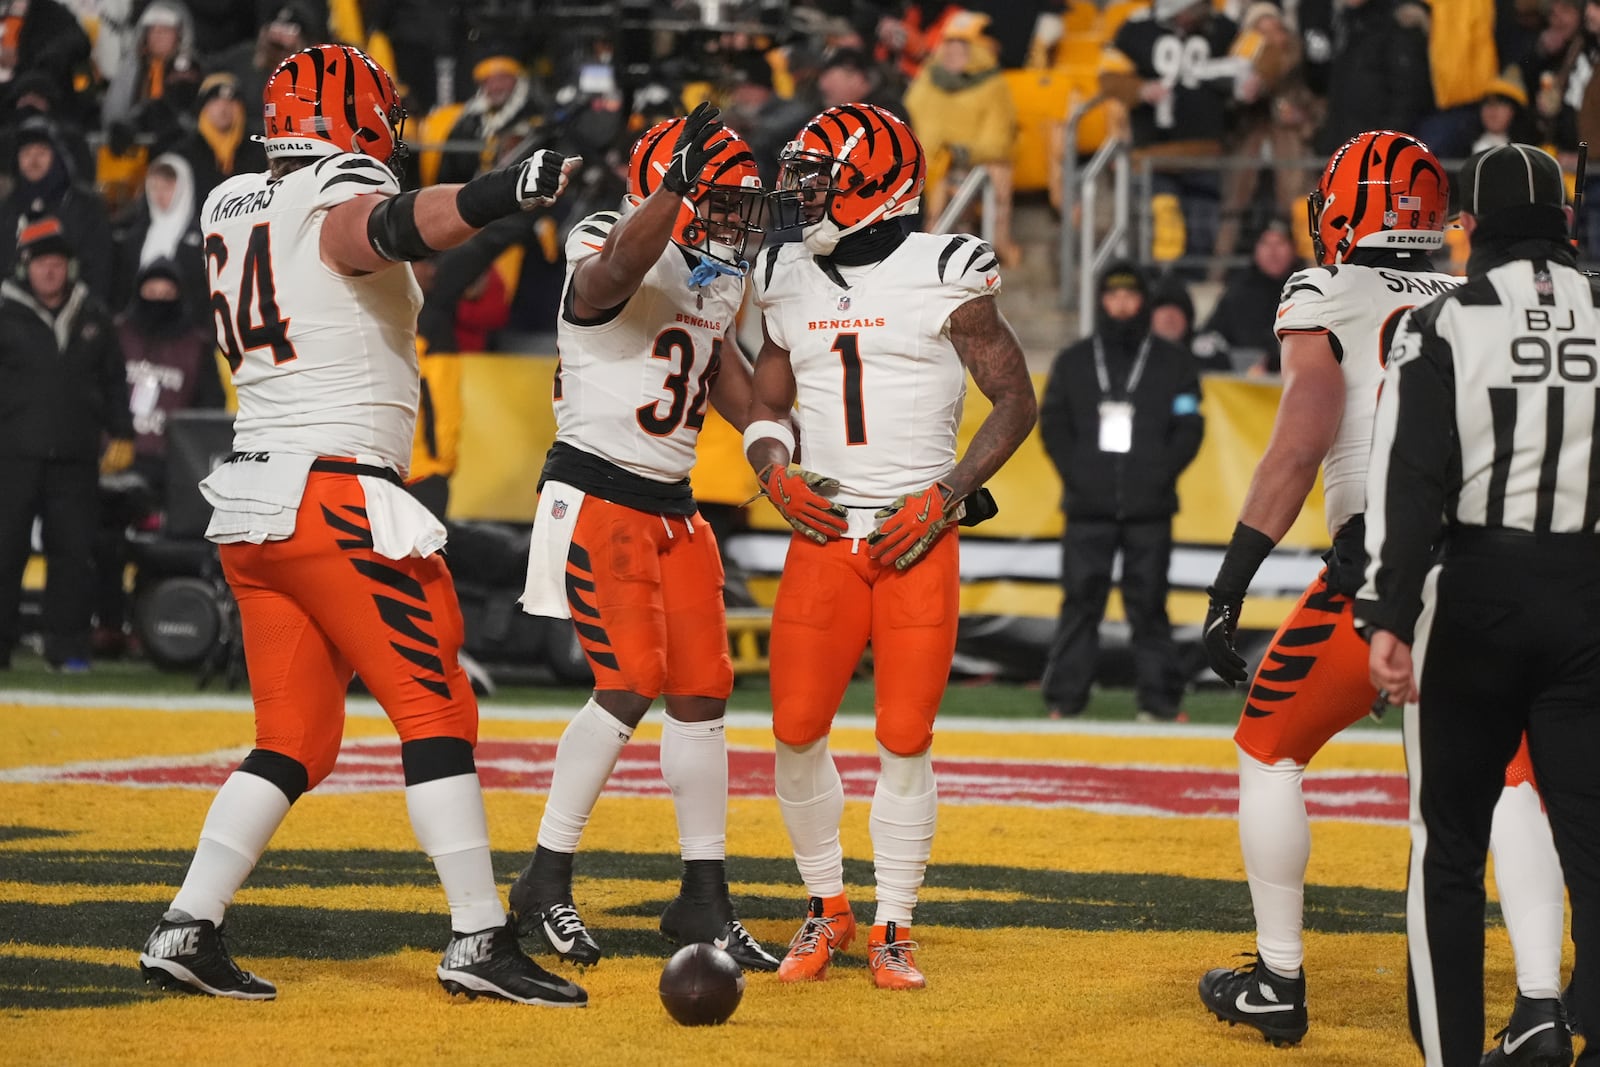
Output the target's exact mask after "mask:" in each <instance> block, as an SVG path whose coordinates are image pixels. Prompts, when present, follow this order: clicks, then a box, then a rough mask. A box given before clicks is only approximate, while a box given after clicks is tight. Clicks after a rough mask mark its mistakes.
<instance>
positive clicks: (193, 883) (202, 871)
mask: <svg viewBox="0 0 1600 1067" xmlns="http://www.w3.org/2000/svg"><path fill="white" fill-rule="evenodd" d="M288 814H289V798H288V797H287V796H285V795H284V793H283V790H281V789H279V788H278V787H277V786H275V785H273V784H272V783H271V782H269V781H267V780H266V779H265V778H262V777H260V776H258V775H254V774H250V773H249V772H248V771H234V772H233V773H232V774H230V775H228V780H227V781H226V782H223V783H222V788H221V789H219V790H217V795H216V797H215V798H213V799H212V801H211V810H210V811H207V812H206V821H205V825H204V826H202V827H201V828H200V843H199V845H197V846H196V847H195V850H194V859H193V860H191V861H190V863H189V873H188V874H186V875H184V878H183V887H182V888H181V889H179V890H178V895H177V896H176V897H173V898H172V907H173V909H174V910H177V911H182V912H187V913H188V914H190V915H191V916H193V917H194V918H196V919H210V920H211V921H212V922H214V923H221V922H222V913H223V912H224V911H225V910H227V907H228V905H229V904H231V903H233V895H234V894H235V893H237V892H238V891H239V887H240V886H241V885H244V880H245V879H246V878H248V877H250V872H251V871H252V870H254V869H255V865H256V861H257V860H259V859H260V858H261V853H263V852H265V851H266V848H267V842H268V841H270V840H271V839H272V835H273V833H274V832H276V831H277V829H278V826H279V825H280V824H281V823H282V822H283V818H284V816H286V815H288Z"/></svg>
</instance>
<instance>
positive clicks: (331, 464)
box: [227, 452, 406, 489]
mask: <svg viewBox="0 0 1600 1067" xmlns="http://www.w3.org/2000/svg"><path fill="white" fill-rule="evenodd" d="M270 454H271V453H268V452H230V453H229V454H228V460H227V461H228V462H229V463H244V462H248V461H251V460H263V461H264V460H265V459H266V458H267V456H268V455H270ZM311 469H312V470H314V471H321V472H322V473H323V474H353V475H358V476H365V477H368V478H382V479H383V480H384V481H386V482H389V483H391V484H394V485H398V486H400V487H401V488H402V489H403V488H405V484H406V483H405V480H404V479H402V478H401V477H400V475H398V474H396V473H395V472H394V471H392V470H390V469H389V468H388V467H380V466H378V465H377V464H375V463H357V462H356V461H355V460H353V459H314V460H312V461H311Z"/></svg>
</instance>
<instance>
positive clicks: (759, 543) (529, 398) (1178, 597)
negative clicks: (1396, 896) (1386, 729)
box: [450, 355, 1328, 628]
mask: <svg viewBox="0 0 1600 1067" xmlns="http://www.w3.org/2000/svg"><path fill="white" fill-rule="evenodd" d="M461 358H462V359H463V361H464V365H463V367H462V391H463V397H462V406H463V412H464V415H463V419H462V434H461V462H460V467H459V468H458V470H457V472H456V475H455V478H454V479H453V481H452V485H451V500H450V511H451V518H453V519H459V520H467V519H480V520H490V521H497V522H512V523H531V522H532V521H533V516H534V508H535V505H536V498H537V494H536V491H535V486H536V485H537V483H538V478H539V470H540V468H541V467H542V466H543V464H544V455H545V452H546V451H547V450H548V449H549V447H550V443H551V442H552V441H553V440H554V439H555V419H554V417H553V416H552V414H551V407H550V400H551V390H552V386H553V382H554V377H555V371H556V360H555V359H554V358H553V357H548V356H493V355H473V356H463V357H461ZM1035 385H1036V387H1037V388H1038V389H1039V390H1040V391H1041V392H1042V390H1043V388H1044V379H1043V377H1042V376H1039V377H1036V380H1035ZM1281 392H1282V390H1281V389H1280V387H1279V386H1278V384H1277V383H1276V382H1271V381H1264V380H1253V379H1239V378H1207V379H1206V380H1205V383H1204V397H1203V400H1202V402H1201V413H1202V414H1203V415H1204V416H1205V419H1206V432H1205V440H1204V443H1203V444H1202V445H1201V448H1200V454H1199V455H1198V456H1197V457H1196V459H1195V461H1194V463H1193V464H1192V465H1191V466H1190V467H1189V469H1188V470H1187V471H1186V472H1185V473H1184V475H1183V477H1182V478H1181V479H1180V480H1179V482H1178V498H1179V502H1180V507H1179V511H1178V514H1177V516H1176V517H1175V518H1174V520H1173V537H1174V540H1175V544H1176V547H1175V549H1174V551H1173V559H1172V567H1171V570H1170V576H1171V579H1172V586H1173V594H1172V598H1171V601H1170V607H1171V612H1172V618H1173V622H1174V623H1177V624H1179V625H1186V624H1189V625H1192V624H1198V623H1199V622H1200V620H1201V619H1202V618H1203V617H1204V615H1205V596H1204V592H1203V590H1204V588H1205V586H1206V585H1208V584H1209V583H1210V581H1211V578H1212V577H1213V576H1214V575H1215V574H1216V568H1217V563H1218V561H1219V560H1220V559H1221V554H1222V550H1223V548H1224V547H1225V546H1226V545H1227V543H1228V538H1229V537H1230V536H1231V535H1232V533H1233V526H1234V521H1235V517H1236V516H1237V515H1238V513H1239V505H1240V504H1241V502H1242V501H1243V500H1244V495H1245V491H1246V489H1247V488H1248V487H1249V484H1250V476H1251V473H1252V472H1253V471H1254V470H1255V466H1256V463H1257V461H1258V460H1259V459H1260V457H1261V454H1262V452H1263V451H1265V449H1266V445H1267V440H1268V438H1269V437H1270V435H1271V431H1272V420H1273V416H1274V414H1275V413H1276V411H1277V406H1278V399H1279V397H1280V395H1281ZM988 411H989V404H988V401H986V400H985V399H984V397H983V394H982V393H980V392H979V391H978V390H977V389H976V388H971V389H969V391H968V394H967V402H966V408H965V411H964V414H963V418H962V423H961V430H960V438H961V445H962V447H965V446H966V444H967V442H968V441H969V440H970V439H971V437H972V434H973V433H974V432H975V431H976V430H977V428H978V426H979V425H980V424H981V423H982V421H983V418H984V416H985V415H986V414H988ZM692 480H693V483H694V487H695V494H696V496H697V497H698V498H699V499H700V500H701V501H703V502H713V503H720V504H740V503H743V502H744V501H745V500H748V499H749V498H750V497H751V496H753V495H754V494H755V492H756V482H755V478H754V476H753V475H752V474H751V472H750V469H749V466H748V464H746V463H745V460H744V455H743V443H742V441H741V439H740V435H739V433H738V432H737V431H735V430H734V429H733V428H732V427H731V426H729V425H728V424H727V423H726V422H724V421H723V420H722V419H721V418H719V417H717V416H716V414H715V413H712V414H711V415H709V416H708V417H707V419H706V424H705V429H704V430H703V432H702V433H701V437H700V461H699V464H698V465H697V466H696V468H695V472H694V475H693V479H692ZM989 489H990V490H991V491H992V492H993V493H994V495H995V499H996V501H997V502H998V503H999V505H1000V514H999V515H998V516H996V517H995V518H993V519H991V520H989V521H988V522H986V523H984V524H983V525H982V526H978V527H973V528H971V529H966V530H963V531H962V532H961V537H962V553H961V556H962V559H961V570H962V583H963V588H962V613H963V614H964V615H1013V616H1035V617H1050V616H1054V615H1055V613H1056V612H1057V610H1059V608H1060V603H1061V593H1060V587H1059V584H1058V580H1059V574H1060V544H1059V540H1060V537H1061V530H1062V516H1061V507H1060V503H1061V482H1060V480H1059V479H1058V478H1057V476H1056V472H1055V469H1054V467H1053V466H1052V465H1051V463H1050V460H1049V458H1048V457H1047V456H1046V455H1045V451H1044V446H1043V445H1042V443H1041V442H1040V439H1039V435H1038V434H1037V432H1036V433H1034V434H1031V435H1030V436H1029V437H1028V440H1027V441H1026V442H1024V443H1023V445H1022V447H1021V448H1020V449H1019V450H1018V451H1017V454H1016V455H1015V456H1014V457H1013V458H1012V459H1011V461H1010V462H1009V463H1007V464H1006V466H1005V467H1004V468H1003V469H1002V470H1001V471H1000V472H999V473H998V474H997V475H996V476H995V477H994V478H993V479H992V480H991V481H990V483H989ZM748 519H749V526H750V529H749V531H748V532H744V533H741V534H739V535H737V536H736V537H734V538H733V539H732V541H731V543H730V544H728V545H726V546H725V549H726V551H727V552H728V554H729V556H730V557H731V558H732V559H733V560H734V561H735V562H736V563H738V564H739V565H740V566H741V567H743V568H744V570H745V571H746V572H747V573H748V574H749V575H750V576H751V579H752V580H751V590H752V592H754V593H755V595H756V596H757V598H758V599H763V600H766V601H767V602H770V596H771V593H772V590H773V589H774V588H775V587H776V582H775V580H774V579H775V578H776V576H777V574H778V573H779V572H780V571H781V569H782V566H783V556H784V553H785V551H786V549H787V545H788V527H787V526H785V525H784V523H783V521H782V520H781V519H780V518H778V516H777V515H776V514H775V513H774V512H773V511H772V509H771V508H770V507H767V506H765V505H764V504H763V503H762V502H759V501H758V502H757V503H755V504H753V505H752V506H751V507H750V508H749V509H748ZM1327 545H1328V536H1327V532H1326V529H1325V526H1324V519H1323V509H1322V488H1321V485H1320V483H1319V484H1318V485H1317V487H1316V488H1315V489H1314V490H1313V492H1312V494H1311V497H1310V499H1309V500H1307V502H1306V506H1305V509H1304V510H1303V511H1302V512H1301V515H1300V518H1299V520H1298V521H1297V522H1296V523H1295V525H1294V526H1293V527H1292V528H1291V529H1290V530H1289V533H1288V535H1287V536H1286V537H1285V538H1284V540H1283V544H1282V545H1280V547H1279V550H1278V551H1277V552H1275V553H1274V554H1273V556H1272V558H1271V559H1269V560H1268V561H1267V564H1266V565H1265V566H1264V567H1263V568H1262V570H1261V574H1260V575H1259V576H1258V578H1257V581H1256V583H1255V584H1254V585H1253V586H1252V587H1251V592H1252V598H1251V600H1250V601H1249V603H1248V605H1247V607H1246V613H1245V619H1244V624H1245V625H1246V626H1247V627H1250V628H1270V627H1272V626H1274V625H1275V624H1276V622H1277V621H1278V620H1279V619H1281V618H1282V616H1283V614H1284V612H1285V610H1286V609H1287V607H1288V606H1289V604H1291V603H1292V602H1293V600H1294V598H1295V597H1296V596H1298V594H1299V592H1300V590H1302V589H1303V588H1304V587H1305V585H1306V584H1307V583H1308V582H1309V581H1310V580H1311V578H1312V577H1313V576H1314V575H1315V574H1316V571H1317V568H1318V567H1319V566H1320V563H1319V561H1318V559H1317V557H1318V555H1319V554H1320V553H1321V552H1322V551H1323V550H1324V549H1326V547H1327ZM1120 610H1121V608H1120V605H1119V604H1118V603H1117V602H1116V601H1115V599H1113V602H1112V605H1111V608H1110V609H1109V611H1108V617H1110V618H1117V617H1118V616H1119V613H1120Z"/></svg>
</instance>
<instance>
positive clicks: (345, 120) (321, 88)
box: [262, 44, 406, 166]
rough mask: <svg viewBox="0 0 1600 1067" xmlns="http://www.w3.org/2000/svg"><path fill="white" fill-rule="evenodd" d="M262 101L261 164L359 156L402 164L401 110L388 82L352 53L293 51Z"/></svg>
mask: <svg viewBox="0 0 1600 1067" xmlns="http://www.w3.org/2000/svg"><path fill="white" fill-rule="evenodd" d="M262 98H263V99H262V103H263V105H264V107H263V114H264V116H265V118H266V131H267V136H266V141H265V143H266V150H267V158H268V159H284V158H288V157H292V156H329V155H333V154H335V153H337V152H360V153H362V154H363V155H368V156H371V157H373V158H374V159H377V160H381V161H383V162H384V163H387V164H389V165H391V166H393V165H395V164H397V163H398V162H399V161H400V160H401V159H402V158H404V155H405V143H404V141H402V140H401V138H402V137H403V136H404V135H405V127H406V109H405V107H404V106H403V105H402V104H401V103H400V94H399V92H397V91H396V90H395V87H394V79H393V78H390V77H389V72H388V71H386V70H384V69H383V68H382V67H380V66H379V65H378V64H377V63H375V62H373V60H372V58H371V57H370V56H368V55H367V54H366V53H365V52H363V51H361V50H360V49H359V48H351V47H350V46H349V45H343V44H322V45H317V46H315V47H313V48H307V49H304V50H302V51H299V52H296V53H295V54H294V55H292V56H290V57H289V58H288V59H285V60H284V61H283V62H282V63H279V64H278V69H277V70H274V71H273V72H272V76H271V77H270V78H268V79H267V88H266V91H265V92H264V93H263V94H262Z"/></svg>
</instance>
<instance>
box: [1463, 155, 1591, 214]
mask: <svg viewBox="0 0 1600 1067" xmlns="http://www.w3.org/2000/svg"><path fill="white" fill-rule="evenodd" d="M1456 189H1457V192H1458V195H1459V196H1460V205H1461V210H1462V211H1465V212H1468V213H1469V214H1472V215H1475V216H1477V217H1478V218H1480V219H1482V218H1485V217H1489V216H1494V215H1496V214H1499V213H1502V212H1506V211H1511V210H1514V209H1519V208H1521V209H1526V208H1529V207H1545V208H1555V209H1556V210H1557V211H1559V210H1560V209H1561V208H1563V207H1565V206H1566V204H1567V184H1566V180H1565V179H1564V178H1563V177H1562V175H1561V164H1559V163H1557V162H1556V160H1555V157H1554V156H1552V155H1550V153H1548V152H1546V151H1544V150H1543V149H1540V148H1535V147H1534V146H1533V145H1526V144H1504V145H1497V146H1495V147H1494V148H1488V149H1485V150H1484V151H1482V152H1479V153H1478V154H1477V155H1475V156H1473V157H1472V158H1471V159H1469V160H1467V161H1466V162H1465V163H1463V164H1462V165H1461V171H1460V173H1459V174H1458V175H1457V177H1456Z"/></svg>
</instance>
